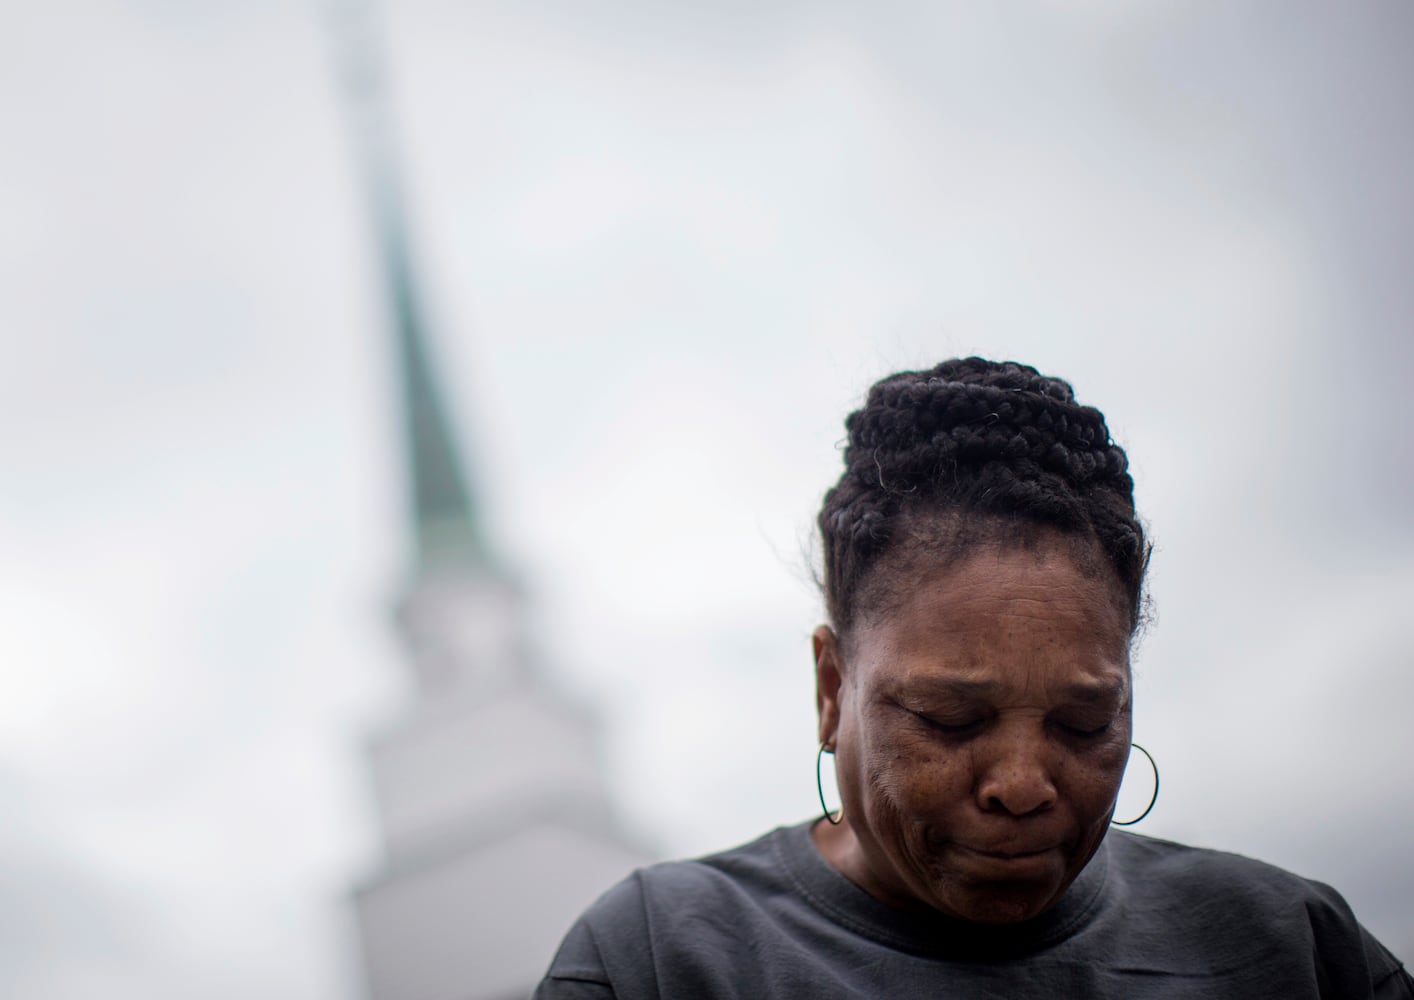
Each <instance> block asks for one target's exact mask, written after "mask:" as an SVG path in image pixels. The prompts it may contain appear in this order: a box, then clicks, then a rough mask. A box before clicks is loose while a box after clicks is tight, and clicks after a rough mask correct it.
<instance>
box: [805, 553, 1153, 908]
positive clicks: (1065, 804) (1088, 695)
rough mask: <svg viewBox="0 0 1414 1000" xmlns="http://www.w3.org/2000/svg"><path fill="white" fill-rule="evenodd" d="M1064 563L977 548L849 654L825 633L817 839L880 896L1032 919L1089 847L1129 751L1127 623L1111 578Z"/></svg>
mask: <svg viewBox="0 0 1414 1000" xmlns="http://www.w3.org/2000/svg"><path fill="white" fill-rule="evenodd" d="M1074 553H1075V548H1074V546H1073V545H1071V544H1069V543H1068V542H1066V541H1065V540H1062V539H1055V540H1052V541H1049V542H1046V543H1044V544H1041V545H1039V546H1037V547H1035V548H1032V549H1030V550H1029V551H1028V550H1024V549H1021V548H1006V547H1002V548H986V549H983V550H981V551H979V552H977V553H975V554H973V555H970V556H968V557H967V558H966V559H964V560H963V561H962V562H960V563H958V564H956V565H954V566H953V567H952V568H950V569H948V570H946V571H943V572H940V573H938V574H936V575H933V576H926V575H925V576H924V577H923V578H922V579H920V580H919V581H918V582H917V584H916V586H914V587H912V589H910V590H908V591H906V592H904V593H905V596H904V597H903V599H902V600H901V601H899V602H897V605H896V606H895V607H893V608H892V609H891V610H889V611H887V612H884V613H881V614H879V615H877V616H876V618H877V619H878V620H876V621H872V622H869V623H867V624H861V625H858V626H856V628H855V632H854V634H853V636H852V637H851V640H850V642H849V643H848V648H841V644H840V643H839V641H838V640H837V639H836V637H835V635H834V634H833V633H832V632H831V631H830V630H829V629H828V628H824V627H822V628H821V629H819V630H817V632H816V634H815V650H816V667H817V680H818V697H819V707H820V730H821V738H822V739H823V740H824V741H825V742H826V743H827V744H832V745H833V746H834V747H835V768H836V773H837V776H838V780H839V787H840V797H841V800H842V802H843V807H844V821H843V823H842V824H841V825H840V826H837V827H830V826H828V825H826V824H821V825H819V826H818V827H817V828H816V838H817V843H818V844H819V845H820V848H821V850H822V852H823V853H824V854H825V856H826V858H827V859H829V860H830V861H831V862H832V863H833V864H834V865H835V866H836V867H837V868H839V869H840V870H841V871H842V872H843V873H844V874H845V875H846V876H848V877H849V878H850V879H852V880H853V881H854V882H855V883H857V884H858V885H860V886H862V887H863V888H864V889H866V890H867V891H869V892H870V893H871V894H873V895H874V896H876V897H878V898H879V899H881V900H883V901H884V902H886V903H889V904H891V905H894V906H898V907H902V908H917V907H919V906H923V907H928V908H931V909H933V910H938V911H941V912H943V913H945V914H948V915H950V916H954V917H959V918H962V919H964V920H970V921H975V922H979V923H1011V922H1015V921H1019V920H1026V919H1029V918H1031V917H1034V916H1036V915H1037V914H1039V913H1041V912H1042V911H1044V910H1045V909H1047V908H1048V907H1049V906H1051V905H1052V904H1053V903H1055V902H1056V901H1057V900H1058V899H1059V898H1060V897H1061V895H1062V894H1063V893H1064V892H1065V890H1066V888H1067V887H1068V886H1069V885H1070V883H1071V882H1072V881H1074V879H1075V877H1076V876H1077V875H1078V874H1079V873H1080V870H1081V869H1082V868H1084V867H1085V864H1086V863H1087V862H1088V861H1089V860H1090V857H1091V856H1092V855H1093V854H1094V852H1095V850H1096V848H1098V847H1099V845H1100V841H1101V839H1102V838H1103V837H1104V835H1105V830H1106V829H1107V827H1108V824H1109V819H1110V815H1111V813H1112V812H1113V810H1114V803H1115V796H1116V794H1117V793H1118V790H1119V783H1120V778H1121V776H1122V775H1123V773H1124V767H1125V761H1126V759H1127V757H1128V753H1129V735H1130V678H1129V628H1128V622H1127V620H1126V616H1125V614H1124V612H1123V610H1122V608H1123V599H1122V597H1121V595H1120V594H1119V592H1118V590H1119V588H1118V585H1117V584H1116V583H1114V582H1113V581H1111V580H1110V579H1109V577H1108V574H1107V573H1102V572H1098V571H1091V572H1089V573H1087V572H1085V571H1084V570H1083V569H1082V568H1081V565H1080V564H1079V563H1077V561H1076V560H1075V557H1074ZM888 568H889V567H885V569H888Z"/></svg>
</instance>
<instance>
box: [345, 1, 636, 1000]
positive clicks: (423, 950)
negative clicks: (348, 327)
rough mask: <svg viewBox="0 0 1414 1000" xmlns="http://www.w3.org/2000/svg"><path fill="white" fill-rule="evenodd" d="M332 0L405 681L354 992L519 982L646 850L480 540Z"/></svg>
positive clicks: (385, 775)
mask: <svg viewBox="0 0 1414 1000" xmlns="http://www.w3.org/2000/svg"><path fill="white" fill-rule="evenodd" d="M358 3H359V0H348V6H346V7H345V8H343V9H341V10H340V15H341V17H343V18H344V20H343V21H341V23H340V24H339V25H338V26H339V28H341V29H342V33H343V35H344V37H343V38H342V39H341V42H342V43H343V44H342V45H341V52H340V55H341V57H342V58H343V59H344V61H345V62H344V71H345V88H346V91H347V96H348V98H349V101H348V103H349V105H350V109H351V111H352V112H353V114H354V116H355V120H354V132H355V139H356V141H357V142H358V144H359V154H360V155H359V160H360V163H361V165H362V167H363V169H364V173H365V178H364V179H365V182H366V186H367V191H368V193H369V195H370V201H371V204H372V208H373V216H374V225H375V233H374V235H375V236H376V240H377V245H378V251H379V259H380V264H381V271H382V276H381V281H382V283H383V285H384V290H385V292H386V299H387V303H388V307H387V316H388V318H389V320H390V322H391V325H392V328H393V329H392V334H393V338H394V345H395V350H394V354H395V356H396V359H397V364H396V368H397V375H396V377H397V382H398V385H399V388H400V406H399V410H400V413H399V419H400V422H401V424H402V431H403V433H402V438H403V444H404V469H405V471H406V473H407V487H406V488H407V495H408V497H409V508H410V514H411V517H410V522H411V523H410V527H411V536H412V537H411V541H412V543H413V546H412V547H413V565H412V573H411V575H410V578H409V580H408V582H407V586H406V588H405V590H404V593H403V595H402V598H401V599H400V600H399V602H398V605H397V624H398V631H399V633H400V635H401V637H402V639H403V643H404V647H405V650H406V653H407V661H408V664H409V665H410V667H411V668H412V672H413V675H414V677H415V679H416V681H417V695H416V697H415V698H414V699H412V700H411V702H410V703H409V704H408V705H407V706H406V707H405V710H404V711H403V712H402V713H401V714H400V715H399V717H397V718H396V719H394V720H392V721H391V723H390V724H389V725H388V726H386V727H385V728H384V729H383V730H382V731H381V732H379V733H378V734H376V735H375V736H374V737H373V738H372V739H371V740H370V743H369V747H368V764H369V768H370V771H371V772H372V779H373V790H374V795H375V801H376V806H377V819H378V824H379V828H380V832H381V834H382V841H383V853H384V857H383V859H382V862H381V864H380V866H379V870H378V872H377V873H375V874H374V875H373V877H371V878H370V879H368V880H367V881H366V882H365V883H364V884H363V885H362V886H360V887H359V888H358V889H357V890H356V891H355V894H354V899H355V906H356V910H357V915H358V923H359V932H360V940H361V944H362V952H363V960H364V979H365V983H366V986H367V995H368V996H369V997H370V998H371V1000H448V998H452V997H456V998H458V1000H506V998H509V997H516V996H519V997H524V996H526V995H528V994H529V993H530V991H531V989H532V988H533V986H534V984H535V982H536V981H537V980H538V978H539V977H540V975H541V974H542V973H543V971H544V969H545V968H546V966H547V965H548V963H549V961H550V958H551V956H552V954H553V951H554V948H555V945H556V944H557V943H558V942H559V939H560V937H561V936H562V935H563V934H564V932H565V930H566V929H567V928H568V926H569V924H570V923H571V921H572V920H573V919H574V917H575V916H576V915H577V914H578V913H579V911H580V910H582V909H583V908H584V907H585V906H586V905H587V904H588V903H589V902H591V901H592V900H593V899H594V897H595V896H597V895H598V894H599V893H600V892H602V891H604V890H605V889H606V888H608V887H609V886H610V885H611V884H612V883H613V882H615V881H617V880H618V879H619V878H620V877H621V876H622V875H624V874H626V873H627V872H628V870H629V869H631V868H632V867H634V866H635V865H638V864H642V863H645V862H646V861H648V860H650V859H649V858H648V856H647V855H646V854H645V852H643V851H642V849H641V848H638V847H636V846H635V845H634V844H633V843H632V842H631V841H630V840H629V839H628V838H625V837H624V836H623V834H622V831H620V830H619V829H618V827H617V826H616V825H615V823H614V820H613V815H612V810H611V808H610V804H609V796H608V793H607V789H606V788H605V785H604V780H603V774H602V771H601V769H600V767H599V763H598V737H599V730H598V726H597V723H596V720H595V719H594V718H593V717H592V716H590V715H589V714H588V713H586V712H584V711H583V710H582V709H580V708H579V707H578V706H576V705H573V704H571V703H569V702H568V701H566V700H565V699H564V698H563V697H561V696H560V695H559V694H558V693H557V692H556V691H554V690H553V688H552V687H551V686H550V685H549V684H548V683H546V681H545V678H544V677H543V676H542V675H541V674H540V673H539V671H537V670H535V669H534V663H535V656H534V649H533V645H534V644H533V642H532V641H531V640H532V636H531V635H530V633H529V629H528V627H527V626H528V623H527V618H526V615H525V599H524V596H523V594H522V593H521V591H520V589H519V588H518V587H517V586H515V584H514V582H513V581H512V580H511V579H510V578H509V577H508V576H507V575H506V573H505V572H504V571H503V569H502V568H501V567H500V566H499V565H498V563H497V562H496V561H495V560H493V558H492V554H491V552H490V550H491V548H492V546H491V545H490V544H489V539H488V538H487V534H486V526H485V523H484V520H483V519H482V518H481V516H480V513H479V511H478V509H477V506H476V497H475V494H474V491H473V490H472V488H471V484H470V482H469V477H468V475H467V471H466V465H465V462H464V461H463V459H462V452H461V449H460V447H459V442H458V440H457V434H456V432H455V422H454V421H453V420H452V419H451V412H450V405H449V403H450V401H449V400H448V399H446V398H445V397H444V396H443V394H442V392H443V389H444V388H445V387H444V386H443V385H442V384H439V382H438V380H437V377H436V367H435V365H434V364H433V358H432V345H431V344H430V343H429V332H430V331H429V330H428V327H427V324H426V321H425V313H424V311H423V303H422V300H421V298H420V295H419V291H418V288H417V283H416V280H415V278H416V270H415V268H414V266H413V253H412V241H411V240H410V238H409V235H408V223H407V217H408V216H407V212H406V211H405V210H404V206H403V204H402V188H401V185H400V179H399V176H398V172H397V170H396V169H395V166H396V157H395V156H394V149H393V143H392V138H391V136H392V130H391V115H390V114H389V112H388V108H387V92H386V88H385V87H384V86H383V84H382V82H381V81H380V80H379V62H378V60H377V59H376V57H375V56H376V51H377V42H378V41H379V39H378V37H377V35H376V34H375V33H374V31H373V30H372V23H371V13H372V12H371V11H369V10H368V9H366V8H364V7H360V6H356V5H357V4H358Z"/></svg>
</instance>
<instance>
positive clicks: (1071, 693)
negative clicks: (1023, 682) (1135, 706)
mask: <svg viewBox="0 0 1414 1000" xmlns="http://www.w3.org/2000/svg"><path fill="white" fill-rule="evenodd" d="M1002 689H1003V685H1002V684H1000V683H999V682H997V681H984V680H969V679H966V678H962V677H948V678H944V677H919V678H916V679H914V680H911V681H907V682H905V683H904V684H902V685H900V686H899V691H900V693H905V694H911V695H924V696H927V695H935V696H936V695H943V696H951V697H954V698H986V697H989V696H994V695H997V694H999V693H1001V691H1002ZM1061 694H1062V699H1063V700H1065V701H1073V702H1080V703H1082V704H1086V705H1095V704H1099V703H1100V702H1104V701H1109V700H1111V699H1118V698H1121V697H1123V695H1124V685H1123V684H1122V683H1120V684H1110V683H1107V682H1104V681H1102V682H1100V683H1097V684H1086V683H1083V682H1076V683H1074V684H1069V685H1067V686H1066V687H1065V688H1064V689H1063V690H1062V692H1061Z"/></svg>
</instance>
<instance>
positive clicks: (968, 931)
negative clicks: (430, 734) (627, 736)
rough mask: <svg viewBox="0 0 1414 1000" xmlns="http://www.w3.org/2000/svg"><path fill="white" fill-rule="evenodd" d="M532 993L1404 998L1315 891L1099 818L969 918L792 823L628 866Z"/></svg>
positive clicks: (1291, 878)
mask: <svg viewBox="0 0 1414 1000" xmlns="http://www.w3.org/2000/svg"><path fill="white" fill-rule="evenodd" d="M535 997H536V1000H589V998H594V1000H606V998H609V997H615V998H618V1000H640V998H642V1000H649V998H662V1000H679V998H688V1000H699V998H701V1000H710V998H725V997H740V998H742V1000H770V998H777V997H780V998H786V997H789V998H792V1000H796V998H810V1000H815V998H821V1000H824V998H832V997H841V998H843V997H869V998H892V997H899V998H905V997H906V998H909V1000H913V998H919V997H977V998H997V1000H1002V998H1005V1000H1028V998H1042V997H1044V998H1053V997H1096V998H1124V1000H1148V998H1170V997H1202V998H1205V1000H1224V998H1233V1000H1252V998H1254V997H1280V998H1282V1000H1297V998H1302V997H1323V998H1340V1000H1355V998H1365V997H1374V998H1378V1000H1394V998H1405V1000H1414V982H1411V980H1410V978H1409V976H1408V974H1407V973H1405V972H1404V971H1403V969H1402V967H1401V964H1400V962H1399V961H1398V960H1397V959H1395V958H1394V957H1393V956H1392V955H1391V954H1390V953H1389V952H1388V951H1386V950H1385V948H1384V947H1383V946H1381V945H1380V943H1379V942H1378V941H1376V940H1375V939H1374V938H1373V937H1371V936H1370V935H1369V934H1368V933H1367V932H1366V931H1365V930H1364V929H1363V928H1362V927H1361V926H1360V925H1359V924H1358V923H1357V922H1356V920H1355V917H1354V916H1353V915H1352V914H1351V912H1350V908H1349V906H1347V905H1346V903H1345V900H1344V899H1342V898H1341V897H1340V895H1339V894H1338V893H1337V892H1335V891H1334V890H1333V889H1331V888H1329V887H1328V886H1325V885H1322V884H1320V883H1318V882H1311V881H1308V880H1306V879H1303V878H1299V877H1298V876H1295V875H1292V874H1290V873H1288V872H1285V871H1282V870H1281V869H1279V868H1274V867H1272V866H1271V865H1266V864H1262V863H1261V862H1258V861H1252V860H1250V859H1248V858H1243V857H1239V856H1237V855H1232V854H1222V853H1219V852H1216V851H1205V850H1199V849H1196V848H1191V847H1184V846H1182V845H1180V844H1173V843H1169V842H1167V841H1162V840H1154V839H1152V838H1148V837H1141V836H1137V835H1135V834H1131V833H1125V832H1121V831H1118V830H1111V831H1110V833H1109V834H1108V835H1107V836H1106V838H1105V841H1104V843H1103V844H1102V845H1101V847H1100V850H1099V851H1098V852H1096V854H1095V857H1094V858H1093V859H1092V860H1091V862H1090V864H1089V865H1087V866H1086V868H1085V870H1084V871H1083V872H1081V874H1080V877H1079V878H1077V879H1076V881H1075V882H1074V884H1072V885H1071V887H1070V888H1069V889H1068V890H1067V891H1066V894H1065V895H1064V896H1063V897H1062V899H1061V901H1060V902H1059V903H1058V904H1057V905H1056V906H1054V907H1052V908H1051V909H1050V910H1048V911H1047V912H1046V913H1044V914H1042V915H1041V916H1039V917H1037V918H1036V919H1035V920H1032V921H1028V922H1027V923H1025V924H1017V925H1010V926H1006V927H987V926H980V925H974V924H968V923H965V922H960V921H956V920H951V919H947V918H943V917H936V918H924V917H919V916H918V915H916V914H907V913H903V912H900V911H898V910H894V909H891V908H889V907H887V906H885V905H884V904H882V903H880V902H879V901H878V900H876V899H874V898H873V897H872V896H870V895H868V894H867V893H866V892H864V891H863V890H862V889H860V888H858V887H857V886H856V885H854V883H852V882H850V881H849V880H848V879H846V878H845V877H844V876H843V875H841V874H840V873H839V872H837V871H836V870H835V869H834V868H833V867H831V866H830V864H829V863H828V862H826V861H825V859H824V858H823V857H821V856H820V853H819V852H818V851H817V850H816V848H815V845H814V843H813V841H812V840H811V837H810V824H808V823H807V824H802V825H799V826H793V827H785V828H782V829H779V830H776V831H774V832H773V833H770V834H767V835H766V836H765V837H762V838H761V839H760V840H757V841H755V842H753V843H750V844H747V845H745V846H743V847H739V848H737V849H735V850H732V851H728V852H726V853H724V854H718V855H714V856H712V857H708V858H703V859H702V860H699V861H679V862H671V863H668V864H661V865H655V866H653V867H650V868H645V869H642V870H640V871H638V872H636V873H634V874H633V875H631V876H630V877H629V878H627V879H625V880H624V881H623V882H621V883H619V884H618V885H617V886H615V887H614V888H613V889H611V890H609V891H608V892H607V893H605V894H604V896H603V897H601V898H600V899H599V901H598V902H597V903H595V904H594V905H593V906H592V907H590V908H589V910H588V911H587V912H586V913H585V914H584V916H583V917H581V918H580V920H579V922H578V923H576V924H575V926H574V927H573V928H572V929H571V930H570V932H569V934H568V935H567V936H566V937H565V940H564V943H563V944H562V945H561V947H560V951H559V954H558V955H556V956H555V960H554V962H553V963H552V964H551V966H550V970H549V972H548V974H547V975H546V977H545V979H544V981H543V982H542V983H541V984H540V987H539V989H538V990H537V991H536V993H535Z"/></svg>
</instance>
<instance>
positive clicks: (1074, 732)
mask: <svg viewBox="0 0 1414 1000" xmlns="http://www.w3.org/2000/svg"><path fill="white" fill-rule="evenodd" d="M1056 725H1057V726H1059V727H1060V729H1061V731H1062V732H1064V733H1066V734H1067V735H1069V736H1074V737H1077V738H1078V739H1082V740H1090V739H1094V738H1096V737H1097V736H1103V735H1105V733H1107V732H1109V731H1110V726H1112V725H1114V723H1113V722H1106V723H1105V724H1104V725H1102V726H1098V727H1095V726H1076V725H1072V724H1070V723H1066V722H1057V723H1056Z"/></svg>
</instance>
